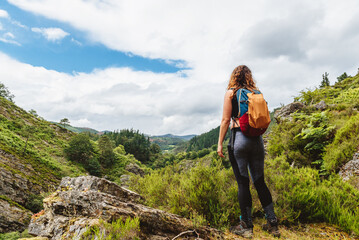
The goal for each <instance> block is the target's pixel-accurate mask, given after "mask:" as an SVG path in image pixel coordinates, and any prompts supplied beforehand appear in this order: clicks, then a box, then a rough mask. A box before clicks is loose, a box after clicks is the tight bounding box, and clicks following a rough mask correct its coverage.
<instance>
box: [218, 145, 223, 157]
mask: <svg viewBox="0 0 359 240" xmlns="http://www.w3.org/2000/svg"><path fill="white" fill-rule="evenodd" d="M217 153H218V156H220V157H221V158H224V155H223V146H222V145H218V147H217Z"/></svg>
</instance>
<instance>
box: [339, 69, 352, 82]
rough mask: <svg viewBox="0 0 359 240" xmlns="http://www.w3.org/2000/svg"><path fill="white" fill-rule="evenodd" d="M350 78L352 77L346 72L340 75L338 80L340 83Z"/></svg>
mask: <svg viewBox="0 0 359 240" xmlns="http://www.w3.org/2000/svg"><path fill="white" fill-rule="evenodd" d="M348 77H351V76H348V75H347V73H346V72H344V73H343V74H342V75H340V76H339V77H337V80H338V83H339V82H341V81H343V80H344V79H346V78H348Z"/></svg>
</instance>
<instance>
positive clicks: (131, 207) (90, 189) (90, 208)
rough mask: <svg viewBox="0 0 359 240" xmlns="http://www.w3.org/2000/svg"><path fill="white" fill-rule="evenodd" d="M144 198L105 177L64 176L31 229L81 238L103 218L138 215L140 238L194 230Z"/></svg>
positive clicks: (214, 234)
mask: <svg viewBox="0 0 359 240" xmlns="http://www.w3.org/2000/svg"><path fill="white" fill-rule="evenodd" d="M143 202H144V199H143V197H141V196H140V195H139V194H137V193H135V192H132V191H130V190H128V189H125V188H123V187H120V186H118V185H117V184H115V183H113V182H110V181H108V180H106V179H103V178H98V177H94V176H81V177H77V178H70V177H65V178H63V179H62V181H61V183H60V185H59V187H58V189H57V191H56V192H54V193H53V194H51V195H50V196H49V197H47V198H45V199H44V212H43V214H41V215H39V216H37V217H36V218H35V217H34V218H32V220H31V223H30V225H29V233H30V234H32V235H34V236H39V237H47V238H49V239H53V240H56V239H81V236H82V234H84V232H86V230H87V229H88V228H89V227H91V226H96V225H98V224H99V221H100V220H101V221H102V220H104V221H106V222H109V223H110V222H113V221H116V220H117V219H127V218H135V217H136V218H138V219H139V221H140V235H141V238H140V239H168V238H173V237H175V236H176V235H178V234H180V233H182V232H186V231H189V232H190V231H193V230H194V227H193V226H194V225H193V223H192V222H191V221H190V220H189V219H186V218H183V217H181V216H179V215H175V214H171V213H167V212H165V211H162V210H158V209H154V208H151V207H148V206H145V205H143V204H142V203H143ZM196 233H198V235H200V236H199V237H200V238H203V239H224V235H223V233H222V232H220V231H219V230H216V229H213V228H209V227H198V228H197V229H196ZM190 235H191V234H190ZM192 235H193V234H192ZM188 237H190V236H188ZM194 237H198V236H194ZM194 237H193V238H188V239H194Z"/></svg>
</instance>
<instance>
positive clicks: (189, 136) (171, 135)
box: [151, 133, 197, 141]
mask: <svg viewBox="0 0 359 240" xmlns="http://www.w3.org/2000/svg"><path fill="white" fill-rule="evenodd" d="M195 136H197V135H195V134H192V135H184V136H179V135H173V134H170V133H168V134H164V135H158V136H151V137H153V138H155V137H159V138H180V139H183V140H186V141H188V140H190V139H191V138H193V137H195Z"/></svg>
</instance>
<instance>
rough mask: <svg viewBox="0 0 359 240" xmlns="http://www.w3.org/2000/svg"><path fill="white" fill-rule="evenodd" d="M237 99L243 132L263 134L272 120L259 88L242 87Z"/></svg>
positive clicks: (253, 134)
mask: <svg viewBox="0 0 359 240" xmlns="http://www.w3.org/2000/svg"><path fill="white" fill-rule="evenodd" d="M243 93H244V94H243ZM237 100H238V118H239V126H240V128H241V131H242V132H243V134H244V135H246V136H260V135H262V134H263V133H264V132H265V131H266V130H267V128H268V126H269V124H270V122H271V120H270V116H269V111H268V106H267V102H266V101H265V100H264V98H263V94H262V93H261V92H259V91H257V90H255V91H250V90H248V89H240V90H239V91H237Z"/></svg>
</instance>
